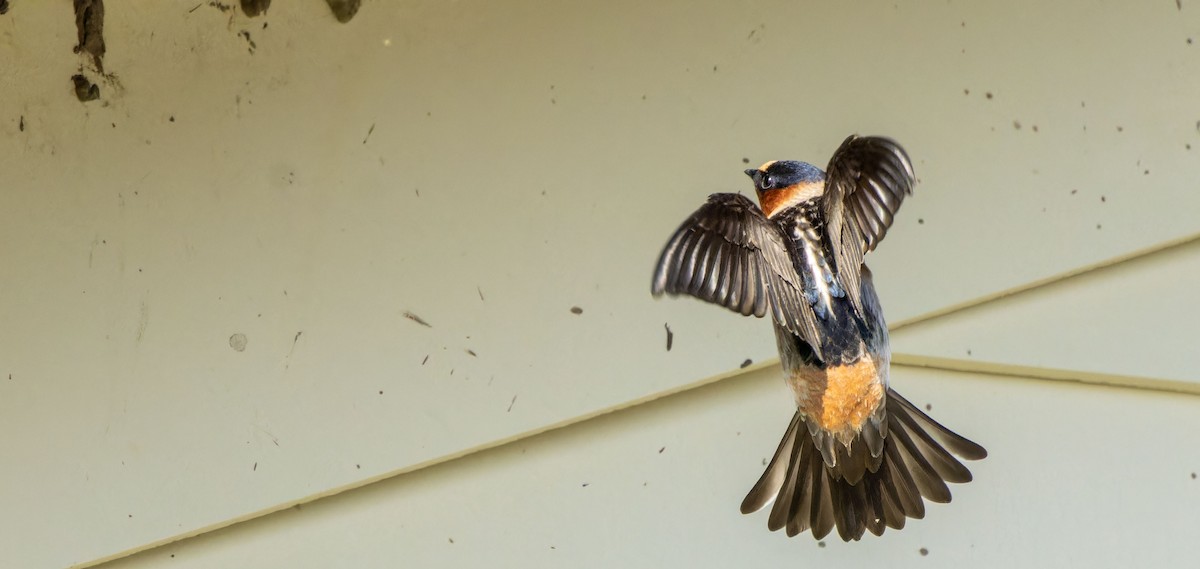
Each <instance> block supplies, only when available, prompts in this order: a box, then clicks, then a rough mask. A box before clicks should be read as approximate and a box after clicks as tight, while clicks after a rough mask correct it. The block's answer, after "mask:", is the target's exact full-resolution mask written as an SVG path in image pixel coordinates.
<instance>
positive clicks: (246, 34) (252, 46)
mask: <svg viewBox="0 0 1200 569" xmlns="http://www.w3.org/2000/svg"><path fill="white" fill-rule="evenodd" d="M238 35H239V36H241V37H242V39H244V40H246V45H247V46H248V47H247V48H246V49H247V51H249V52H250V53H252V54H253V53H254V51H255V50H257V49H258V44H256V43H254V40H252V39H250V30H242V31H240V32H238Z"/></svg>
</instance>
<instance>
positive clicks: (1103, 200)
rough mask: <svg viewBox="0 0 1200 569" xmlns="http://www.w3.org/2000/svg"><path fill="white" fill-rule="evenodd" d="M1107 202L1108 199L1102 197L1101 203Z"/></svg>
mask: <svg viewBox="0 0 1200 569" xmlns="http://www.w3.org/2000/svg"><path fill="white" fill-rule="evenodd" d="M1107 201H1108V199H1106V198H1105V197H1104V196H1100V203H1104V202H1107Z"/></svg>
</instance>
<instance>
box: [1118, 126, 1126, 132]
mask: <svg viewBox="0 0 1200 569" xmlns="http://www.w3.org/2000/svg"><path fill="white" fill-rule="evenodd" d="M1117 132H1125V127H1123V126H1121V125H1117Z"/></svg>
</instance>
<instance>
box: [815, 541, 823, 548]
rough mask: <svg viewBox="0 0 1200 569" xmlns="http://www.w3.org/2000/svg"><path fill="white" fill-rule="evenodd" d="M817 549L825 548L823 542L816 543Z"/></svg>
mask: <svg viewBox="0 0 1200 569" xmlns="http://www.w3.org/2000/svg"><path fill="white" fill-rule="evenodd" d="M817 547H820V548H821V549H824V548H825V542H824V541H818V542H817Z"/></svg>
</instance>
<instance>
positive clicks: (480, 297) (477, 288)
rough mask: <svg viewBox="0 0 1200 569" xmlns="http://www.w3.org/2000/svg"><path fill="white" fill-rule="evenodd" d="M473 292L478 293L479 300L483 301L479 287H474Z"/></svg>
mask: <svg viewBox="0 0 1200 569" xmlns="http://www.w3.org/2000/svg"><path fill="white" fill-rule="evenodd" d="M475 292H477V293H479V300H480V302H483V301H484V298H483V289H481V288H479V287H475Z"/></svg>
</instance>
